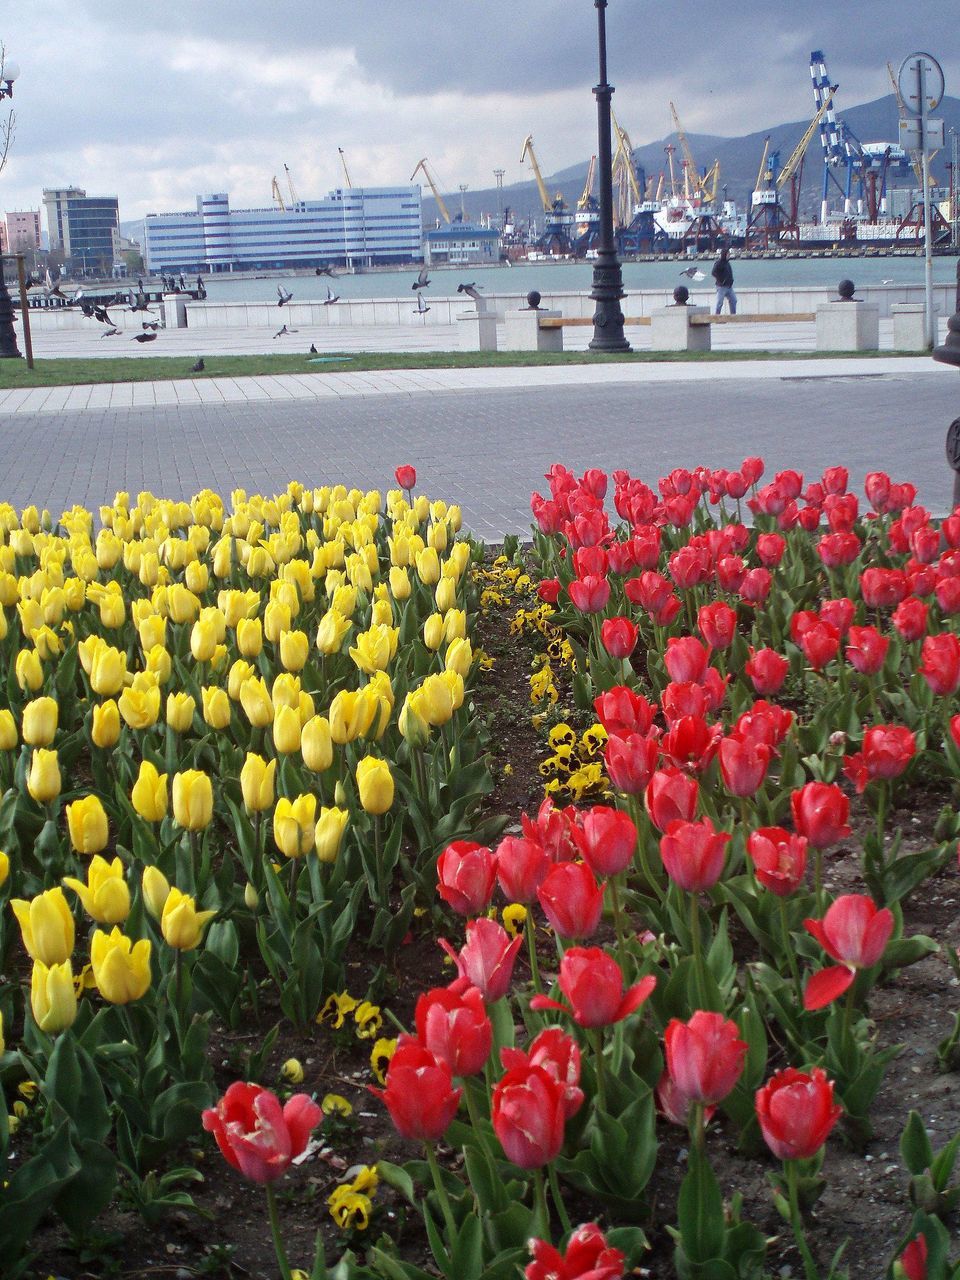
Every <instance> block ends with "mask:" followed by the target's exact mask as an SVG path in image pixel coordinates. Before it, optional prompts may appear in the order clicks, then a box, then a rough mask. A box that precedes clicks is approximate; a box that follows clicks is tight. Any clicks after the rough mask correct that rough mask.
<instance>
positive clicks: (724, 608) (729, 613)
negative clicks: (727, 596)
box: [697, 600, 737, 649]
mask: <svg viewBox="0 0 960 1280" xmlns="http://www.w3.org/2000/svg"><path fill="white" fill-rule="evenodd" d="M697 626H698V627H699V629H700V634H701V635H702V636H703V638H704V640H706V642H707V644H708V645H709V646H710V648H711V649H726V648H728V647H729V646H730V644H731V643H732V642H733V637H734V636H735V635H736V632H737V613H736V610H735V609H731V608H730V606H729V605H728V604H726V603H724V601H723V600H717V601H715V602H714V603H713V604H703V605H701V606H700V608H699V609H698V610H697Z"/></svg>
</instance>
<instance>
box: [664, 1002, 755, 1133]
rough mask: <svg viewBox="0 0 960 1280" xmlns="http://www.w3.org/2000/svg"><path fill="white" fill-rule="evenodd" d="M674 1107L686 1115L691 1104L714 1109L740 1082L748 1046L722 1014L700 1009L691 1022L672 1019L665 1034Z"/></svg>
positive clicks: (734, 1024)
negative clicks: (700, 1104)
mask: <svg viewBox="0 0 960 1280" xmlns="http://www.w3.org/2000/svg"><path fill="white" fill-rule="evenodd" d="M664 1046H665V1049H666V1058H667V1075H668V1076H669V1078H670V1083H671V1085H672V1086H673V1088H672V1094H671V1097H672V1105H673V1106H674V1108H678V1109H679V1110H681V1111H682V1112H683V1113H684V1114H686V1113H687V1112H688V1111H689V1108H690V1106H691V1104H692V1103H694V1102H699V1103H702V1104H703V1105H705V1106H715V1105H716V1103H718V1102H722V1101H723V1099H724V1098H725V1097H726V1096H727V1094H728V1093H729V1092H730V1091H731V1089H733V1087H734V1085H735V1084H736V1083H737V1081H738V1080H739V1079H740V1075H741V1073H742V1071H743V1062H744V1058H745V1056H746V1052H747V1042H746V1041H745V1040H741V1039H740V1028H739V1027H738V1026H737V1024H736V1023H735V1022H730V1021H729V1020H728V1019H727V1018H725V1017H724V1016H723V1014H722V1013H707V1012H705V1011H704V1010H703V1009H698V1010H697V1012H696V1013H694V1015H693V1017H692V1018H690V1020H689V1021H688V1022H681V1021H680V1019H679V1018H671V1020H670V1022H669V1023H668V1024H667V1029H666V1031H665V1033H664Z"/></svg>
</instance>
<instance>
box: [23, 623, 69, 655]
mask: <svg viewBox="0 0 960 1280" xmlns="http://www.w3.org/2000/svg"><path fill="white" fill-rule="evenodd" d="M67 628H70V631H71V633H72V631H73V627H72V625H71V624H70V623H69V622H65V623H64V624H63V630H64V631H66V630H67ZM32 639H33V647H34V649H35V650H36V653H37V657H38V658H40V659H41V661H43V660H44V659H46V658H55V657H56V656H57V655H58V654H60V653H62V652H63V641H62V640H61V639H60V637H59V636H58V635H57V633H56V632H55V631H51V629H50V628H49V627H40V629H39V630H38V631H34V633H33V636H32Z"/></svg>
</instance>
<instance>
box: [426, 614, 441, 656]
mask: <svg viewBox="0 0 960 1280" xmlns="http://www.w3.org/2000/svg"><path fill="white" fill-rule="evenodd" d="M423 643H424V644H425V645H426V646H427V648H428V649H429V650H430V651H431V652H432V653H436V651H437V650H438V649H439V648H440V646H441V644H443V618H442V617H441V616H440V614H439V613H431V614H430V616H429V618H427V620H426V621H425V622H424V624H423Z"/></svg>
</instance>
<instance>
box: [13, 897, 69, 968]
mask: <svg viewBox="0 0 960 1280" xmlns="http://www.w3.org/2000/svg"><path fill="white" fill-rule="evenodd" d="M10 906H11V908H12V909H13V914H14V915H15V916H16V917H17V922H18V924H19V925H20V932H21V934H22V936H23V945H24V947H25V948H26V949H27V952H28V954H29V955H30V956H31V958H32V959H34V960H41V961H43V963H44V964H47V965H53V964H62V963H63V961H64V960H68V959H69V957H70V954H71V952H72V951H73V940H74V926H73V916H72V914H71V912H70V907H69V906H68V905H67V900H66V898H65V897H64V896H63V890H62V889H61V888H60V887H59V885H58V886H57V887H55V888H53V889H47V890H46V892H44V893H39V894H37V896H36V897H35V898H33V899H32V900H31V901H30V902H26V901H25V900H24V899H23V898H11V899H10Z"/></svg>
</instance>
